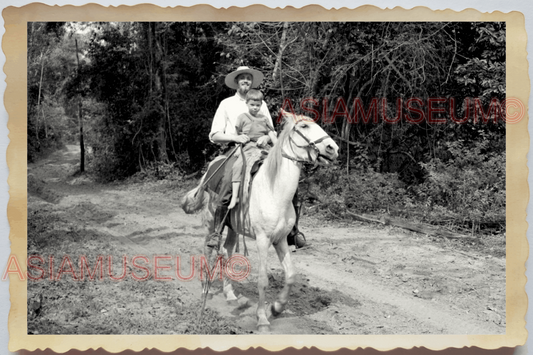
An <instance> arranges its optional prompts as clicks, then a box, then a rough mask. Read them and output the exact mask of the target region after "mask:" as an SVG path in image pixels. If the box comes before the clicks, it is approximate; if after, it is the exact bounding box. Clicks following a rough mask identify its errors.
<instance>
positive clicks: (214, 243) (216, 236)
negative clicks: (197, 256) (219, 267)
mask: <svg viewBox="0 0 533 355" xmlns="http://www.w3.org/2000/svg"><path fill="white" fill-rule="evenodd" d="M221 238H222V234H220V233H217V232H213V233H211V234H210V235H209V236H208V240H207V243H206V244H205V245H207V246H208V247H210V248H218V245H219V243H220V239H221Z"/></svg>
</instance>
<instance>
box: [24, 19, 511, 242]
mask: <svg viewBox="0 0 533 355" xmlns="http://www.w3.org/2000/svg"><path fill="white" fill-rule="evenodd" d="M505 46H506V41H505V24H504V23H495V22H491V23H486V22H474V23H471V22H458V23H453V22H452V23H445V22H438V23H437V22H436V23H419V22H417V23H394V22H383V23H376V22H368V23H366V22H258V23H257V22H255V23H250V22H239V23H236V22H231V23H228V22H209V23H195V22H167V23H155V22H152V23H149V22H120V23H100V22H95V23H64V22H54V23H50V22H47V23H37V22H33V23H28V161H29V162H32V161H35V160H37V159H39V158H40V157H41V156H43V155H46V154H48V153H49V152H50V151H53V150H54V149H56V148H58V147H60V146H61V145H63V144H66V143H69V144H80V143H81V144H82V147H83V149H82V159H83V160H82V163H81V164H80V170H82V171H84V172H83V173H84V174H91V176H93V177H95V178H97V179H99V180H101V181H102V182H109V181H117V180H126V181H127V179H135V180H137V181H138V180H143V179H172V180H176V183H177V186H179V184H180V183H182V182H183V183H184V181H185V180H186V178H188V177H190V176H191V175H193V176H196V175H197V174H194V173H195V172H201V171H202V170H203V169H204V168H205V166H206V165H207V163H208V162H209V161H210V160H211V159H212V158H213V157H214V156H215V155H217V154H218V153H219V150H220V147H219V146H217V145H215V144H213V143H211V142H210V141H209V140H208V132H209V129H210V126H211V122H212V119H213V116H214V113H215V111H216V108H217V107H218V104H219V103H220V101H222V100H223V99H224V98H226V97H228V96H230V95H233V92H232V91H231V90H230V89H228V88H227V87H225V85H224V84H223V82H224V77H225V75H227V74H228V73H229V72H231V71H233V70H235V69H236V68H237V67H238V66H240V65H247V66H250V67H253V68H256V69H259V70H261V71H262V72H263V73H264V74H265V80H264V82H263V84H262V85H261V87H260V89H261V90H262V91H263V93H264V94H265V101H266V102H267V105H268V107H269V109H270V112H271V113H272V116H273V118H274V119H275V120H276V118H277V114H278V111H279V109H280V108H281V107H282V106H283V104H284V102H285V103H286V102H287V101H290V102H291V103H292V104H293V108H294V110H295V111H296V112H297V113H304V114H309V112H308V111H305V110H302V108H301V107H300V106H299V104H300V103H301V102H302V101H303V100H304V99H305V98H313V99H315V100H316V105H314V106H313V107H312V109H315V110H316V114H315V116H316V118H317V119H318V120H317V122H318V123H319V124H320V125H321V126H322V127H323V128H324V129H325V130H326V131H327V132H328V133H329V134H330V135H331V136H332V137H333V138H334V139H335V140H336V141H337V143H338V144H339V146H340V147H341V155H340V157H339V161H338V164H336V165H334V166H330V167H327V168H325V167H322V168H319V169H318V170H316V171H314V170H313V169H311V168H307V169H305V176H306V177H307V179H306V182H305V183H304V184H302V185H303V186H302V187H301V188H300V191H301V194H302V197H303V200H304V201H306V202H307V203H308V204H311V203H312V205H313V207H314V208H313V210H312V212H313V213H320V214H328V215H329V216H332V217H333V218H335V216H337V217H338V216H343V215H344V214H345V213H346V211H355V212H357V213H374V214H376V213H377V214H384V215H391V216H396V217H404V218H408V219H411V220H416V221H423V222H427V223H431V224H436V225H441V226H446V227H447V228H449V229H451V230H454V231H468V232H469V233H473V234H479V235H481V234H486V233H491V234H492V233H494V234H497V233H498V234H499V233H502V232H505V196H506V195H505V137H506V135H505V122H504V121H503V120H502V119H501V115H499V114H498V112H497V110H496V109H495V107H494V106H491V102H494V100H497V101H499V102H501V101H502V100H504V99H505V87H506V86H505V64H506V63H505V54H506V52H505ZM410 98H417V99H419V100H420V101H418V102H415V104H413V106H411V109H412V108H413V107H415V108H417V109H418V110H419V112H420V113H421V114H423V115H424V116H425V117H426V118H427V117H428V106H429V105H428V99H430V98H444V99H446V102H444V103H440V104H438V103H437V104H435V105H434V107H444V108H445V109H444V110H443V111H444V112H437V113H433V116H434V117H435V118H436V119H442V120H443V121H444V122H445V123H440V124H435V123H429V122H428V120H427V119H425V120H421V121H420V122H418V123H413V122H411V121H413V120H410V119H409V118H410V117H413V118H416V114H414V115H413V111H416V110H414V109H412V110H411V111H410V112H408V110H407V109H406V102H407V100H408V99H410ZM467 98H470V100H467ZM354 99H359V100H360V102H361V103H362V107H361V108H360V110H359V111H358V107H357V105H354V104H353V102H354ZM373 99H377V100H374V101H373ZM383 99H385V101H384V100H383ZM452 99H453V101H454V104H453V105H452V104H450V103H451V102H452ZM474 99H477V101H476V100H474ZM398 100H401V101H398ZM326 102H327V103H328V104H327V106H326V105H325V103H326ZM342 102H344V103H346V108H345V109H344V108H343V106H342ZM339 105H340V106H339ZM307 107H311V105H309V102H308V104H307ZM450 107H451V108H452V110H451V111H450ZM491 107H492V108H493V109H494V110H493V111H490V108H491ZM400 108H402V109H403V111H402V112H400V116H399V117H401V119H400V120H399V121H398V122H396V123H394V124H391V123H387V122H386V120H384V119H383V118H384V117H389V118H394V117H396V116H397V115H398V110H399V109H400ZM285 109H287V107H285ZM372 110H374V111H372ZM343 111H344V112H345V113H346V114H344V115H337V116H336V117H335V120H334V122H331V118H332V115H333V113H334V112H343ZM372 112H374V113H376V114H377V116H378V117H380V119H378V120H377V122H373V117H374V116H373V115H372ZM356 114H357V115H359V116H358V117H359V120H357V122H353V121H354V117H355V116H356ZM405 115H410V116H405ZM476 115H477V117H478V118H479V119H477V120H476V119H474V118H475V117H476ZM452 117H459V118H462V117H467V118H468V119H466V120H464V122H462V123H457V122H455V121H454V120H453V119H452ZM328 118H329V120H328ZM365 119H366V120H367V122H365ZM368 120H370V121H368ZM277 128H279V127H277ZM80 132H83V135H81V137H83V141H82V142H80V138H81V137H80ZM309 211H311V210H309Z"/></svg>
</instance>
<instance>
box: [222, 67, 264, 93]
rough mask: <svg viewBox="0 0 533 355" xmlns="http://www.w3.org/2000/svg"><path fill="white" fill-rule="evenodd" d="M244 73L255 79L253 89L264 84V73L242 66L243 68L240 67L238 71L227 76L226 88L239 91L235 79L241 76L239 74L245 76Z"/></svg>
mask: <svg viewBox="0 0 533 355" xmlns="http://www.w3.org/2000/svg"><path fill="white" fill-rule="evenodd" d="M244 73H248V74H252V76H253V78H254V79H253V81H252V88H254V89H255V88H256V87H258V86H259V85H260V84H261V83H262V82H263V78H264V77H265V76H264V75H263V73H261V72H260V71H259V70H255V69H251V68H248V67H246V66H242V67H238V68H237V70H235V71H233V72H231V73H229V74H228V75H227V76H226V80H225V83H226V86H227V87H229V88H231V89H235V90H237V89H238V85H237V83H236V82H235V78H236V77H237V76H239V74H244Z"/></svg>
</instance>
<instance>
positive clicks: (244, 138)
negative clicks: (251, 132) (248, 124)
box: [235, 134, 250, 144]
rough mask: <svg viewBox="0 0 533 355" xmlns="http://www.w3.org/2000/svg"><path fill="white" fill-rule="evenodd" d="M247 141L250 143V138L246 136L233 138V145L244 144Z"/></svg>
mask: <svg viewBox="0 0 533 355" xmlns="http://www.w3.org/2000/svg"><path fill="white" fill-rule="evenodd" d="M249 141H250V137H248V136H247V135H246V134H241V135H238V136H235V143H239V144H246V143H248V142H249Z"/></svg>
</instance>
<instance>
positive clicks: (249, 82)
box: [207, 66, 305, 247]
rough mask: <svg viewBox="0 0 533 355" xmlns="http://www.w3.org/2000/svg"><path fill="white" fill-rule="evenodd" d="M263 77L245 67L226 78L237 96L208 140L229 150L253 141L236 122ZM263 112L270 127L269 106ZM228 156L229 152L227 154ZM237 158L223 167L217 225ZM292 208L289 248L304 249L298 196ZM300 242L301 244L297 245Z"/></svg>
mask: <svg viewBox="0 0 533 355" xmlns="http://www.w3.org/2000/svg"><path fill="white" fill-rule="evenodd" d="M263 78H264V76H263V74H262V73H261V72H260V71H258V70H255V69H251V68H248V67H246V66H241V67H239V68H237V70H235V71H233V72H231V73H229V74H228V75H227V76H226V78H225V84H226V86H228V87H229V88H231V89H235V90H236V93H235V95H234V96H231V97H228V98H226V99H224V100H222V102H221V103H220V105H219V106H218V109H217V111H216V113H215V117H214V118H213V123H212V125H211V132H210V133H209V139H210V140H211V141H212V142H213V143H218V144H227V145H228V148H232V147H234V146H235V144H246V143H247V142H248V141H249V140H250V138H249V137H247V136H246V135H238V134H237V131H236V129H235V126H236V123H237V117H239V115H241V114H243V113H245V112H248V107H247V106H246V100H245V98H246V94H247V93H248V91H249V90H250V89H252V88H256V87H258V86H259V85H260V84H261V82H262V81H263ZM259 111H260V113H261V114H262V115H264V116H265V117H266V118H267V120H268V122H269V123H270V125H271V126H273V124H272V117H271V116H270V112H269V111H268V107H267V105H266V103H265V102H264V101H263V102H262V104H261V108H260V110H259ZM268 143H270V137H269V136H268V135H266V136H263V137H260V138H259V139H258V140H257V146H258V147H261V146H265V145H267V144H268ZM227 153H229V149H228V151H226V152H225V154H227ZM235 160H236V157H235V156H234V155H232V156H230V157H229V158H228V159H227V160H226V164H225V166H224V178H223V180H222V183H221V185H220V191H219V192H218V193H219V196H221V198H220V200H219V201H220V202H219V205H218V207H217V209H216V211H215V225H216V226H218V225H221V224H222V223H224V219H225V217H226V215H227V211H228V205H229V202H230V199H231V176H232V166H233V163H234V162H235ZM293 205H294V207H295V211H296V223H295V225H294V228H293V229H292V231H291V233H290V234H289V236H288V242H289V245H294V244H297V247H302V246H304V245H305V240H303V239H301V238H299V239H298V240H296V236H297V235H298V234H301V233H299V231H298V219H299V215H300V213H299V212H300V208H299V202H298V198H297V194H296V195H295V198H294V200H293ZM220 237H221V235H220V234H219V233H213V235H212V237H211V238H210V239H209V241H208V242H207V245H208V246H213V247H214V246H216V245H218V243H219V240H220ZM296 242H298V243H296Z"/></svg>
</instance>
